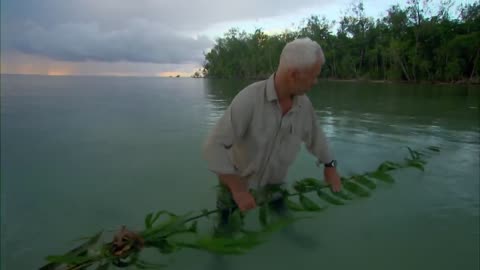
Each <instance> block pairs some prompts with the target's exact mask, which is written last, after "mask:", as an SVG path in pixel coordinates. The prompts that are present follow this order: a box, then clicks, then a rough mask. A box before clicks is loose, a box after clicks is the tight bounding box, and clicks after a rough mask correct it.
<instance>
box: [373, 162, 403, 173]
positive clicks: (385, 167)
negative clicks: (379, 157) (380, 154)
mask: <svg viewBox="0 0 480 270" xmlns="http://www.w3.org/2000/svg"><path fill="white" fill-rule="evenodd" d="M400 167H401V165H400V164H398V163H395V162H392V161H385V162H383V163H382V164H380V166H378V168H377V170H378V171H391V170H395V169H398V168H400Z"/></svg>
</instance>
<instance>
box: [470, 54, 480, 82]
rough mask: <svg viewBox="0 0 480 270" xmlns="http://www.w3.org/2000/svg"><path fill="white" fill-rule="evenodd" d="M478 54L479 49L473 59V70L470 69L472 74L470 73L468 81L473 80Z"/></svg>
mask: <svg viewBox="0 0 480 270" xmlns="http://www.w3.org/2000/svg"><path fill="white" fill-rule="evenodd" d="M479 52H480V48H478V49H477V55H475V59H473V68H472V72H471V73H470V81H472V80H473V75H474V74H475V69H476V67H477V62H478V54H479Z"/></svg>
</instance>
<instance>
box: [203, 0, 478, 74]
mask: <svg viewBox="0 0 480 270" xmlns="http://www.w3.org/2000/svg"><path fill="white" fill-rule="evenodd" d="M452 9H453V0H442V1H441V2H440V4H437V5H435V6H433V4H432V2H431V0H423V1H420V0H409V1H408V2H407V5H406V6H405V7H401V6H400V5H398V4H397V5H393V6H391V7H390V8H389V9H388V10H387V12H386V15H385V16H384V17H382V18H377V19H374V18H372V17H367V16H366V15H365V9H364V5H363V2H362V1H361V0H357V1H356V2H353V3H351V6H350V8H349V9H348V11H347V12H346V13H345V14H344V15H343V16H342V17H341V18H340V20H339V21H338V22H336V21H329V20H327V19H326V18H325V17H319V16H317V15H312V16H310V17H309V18H306V19H304V20H303V21H302V23H301V24H300V26H299V27H298V29H296V30H289V29H286V30H285V31H283V32H282V33H280V34H273V35H267V34H266V33H265V32H264V31H263V30H262V29H256V30H255V31H254V32H253V33H246V32H245V31H240V30H238V29H237V28H232V29H230V30H229V31H228V32H226V33H225V34H224V35H223V37H221V38H218V39H217V40H216V42H215V45H214V47H213V48H212V49H211V51H209V52H208V53H206V54H205V61H204V64H203V69H202V70H201V71H199V72H197V73H196V74H195V75H194V76H196V77H198V76H204V77H210V78H242V79H259V78H266V77H268V76H269V75H270V74H271V73H272V72H274V71H275V69H276V66H277V65H278V61H279V57H280V53H281V50H282V49H283V47H284V46H285V44H286V43H287V42H289V41H291V40H293V39H295V38H297V37H309V38H310V39H312V40H315V41H317V42H318V43H319V44H320V45H321V46H322V48H323V51H324V54H325V57H326V63H325V65H324V67H323V69H322V73H321V77H323V78H330V79H367V80H392V81H412V82H419V81H441V82H458V81H469V82H477V83H478V81H479V66H480V63H479V62H480V59H479V58H480V55H479V54H480V31H479V30H480V1H476V2H474V3H473V4H462V5H460V6H459V7H457V12H456V13H458V16H452ZM433 10H435V12H434V11H433ZM333 29H336V30H335V31H336V32H335V33H334V30H333Z"/></svg>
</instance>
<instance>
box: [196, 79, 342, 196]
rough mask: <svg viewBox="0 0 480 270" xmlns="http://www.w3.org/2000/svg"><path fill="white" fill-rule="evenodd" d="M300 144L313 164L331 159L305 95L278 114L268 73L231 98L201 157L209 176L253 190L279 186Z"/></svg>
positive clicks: (313, 111)
mask: <svg viewBox="0 0 480 270" xmlns="http://www.w3.org/2000/svg"><path fill="white" fill-rule="evenodd" d="M302 142H304V143H305V146H306V148H307V150H308V151H309V152H310V153H311V154H312V155H314V156H315V157H316V158H317V165H318V164H319V163H327V162H330V161H331V160H332V159H333V156H332V154H331V153H330V150H329V148H328V144H327V140H326V138H325V135H324V133H323V131H322V129H321V128H320V127H319V126H318V125H317V118H316V116H315V110H314V108H313V106H312V103H311V102H310V99H309V98H308V97H307V96H306V95H302V96H296V97H295V98H294V99H293V105H292V108H291V109H290V111H289V112H288V113H286V114H285V115H283V116H282V110H281V108H280V104H279V102H278V97H277V94H276V91H275V86H274V74H272V75H271V76H270V78H268V79H267V80H264V81H259V82H256V83H253V84H251V85H249V86H247V87H245V88H244V89H243V90H241V91H240V92H239V93H238V94H237V95H236V96H235V98H234V99H233V101H232V103H231V104H230V106H229V107H228V108H227V110H226V111H225V113H224V114H223V116H222V117H221V118H220V119H219V121H218V122H217V124H216V125H215V126H214V128H213V129H212V131H211V133H210V134H209V136H208V138H207V140H206V142H205V145H204V148H203V154H204V157H205V159H206V160H207V164H208V169H209V170H211V171H212V172H214V173H217V174H237V175H240V176H241V177H242V178H243V179H245V180H246V181H248V184H249V187H250V188H252V189H257V188H260V187H262V186H264V185H266V184H281V183H284V181H285V177H286V175H287V172H288V168H289V166H290V165H291V164H292V163H293V162H294V160H295V158H296V156H297V153H298V152H299V150H300V146H301V143H302Z"/></svg>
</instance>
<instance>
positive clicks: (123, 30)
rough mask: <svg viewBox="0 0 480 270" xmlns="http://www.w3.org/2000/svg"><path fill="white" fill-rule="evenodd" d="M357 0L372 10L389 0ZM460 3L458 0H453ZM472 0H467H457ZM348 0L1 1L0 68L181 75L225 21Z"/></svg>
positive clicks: (280, 21)
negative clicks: (360, 0)
mask: <svg viewBox="0 0 480 270" xmlns="http://www.w3.org/2000/svg"><path fill="white" fill-rule="evenodd" d="M397 2H398V3H400V4H401V5H404V2H405V1H394V0H383V1H378V0H364V5H365V11H366V13H367V15H369V16H372V17H378V16H379V15H381V14H383V12H385V11H386V10H387V8H388V7H389V6H390V5H392V4H395V3H397ZM456 2H460V1H456ZM463 2H471V1H466V0H465V1H463ZM349 3H351V0H338V1H336V0H296V1H284V0H275V1H274V0H242V1H230V0H208V1H207V0H195V1H187V0H176V1H164V0H136V1H133V0H130V1H127V0H101V1H99V0H77V1H66V0H2V1H1V35H2V36H1V72H2V73H27V74H50V75H64V74H79V75H82V74H83V75H87V74H96V75H135V76H168V75H175V74H181V75H184V76H187V75H189V74H191V73H192V72H193V71H194V70H195V69H198V68H199V67H201V64H202V62H203V53H204V52H208V50H209V49H210V48H211V47H212V46H213V44H214V40H215V38H216V37H219V36H222V35H223V33H224V32H225V31H227V30H228V29H229V28H231V27H238V28H240V29H242V30H246V31H247V32H251V31H252V30H253V29H254V28H255V27H261V28H263V29H264V30H265V31H267V33H268V32H269V33H272V32H276V31H281V30H284V29H286V28H291V27H292V25H298V24H299V23H300V21H301V20H302V19H304V18H307V17H308V16H310V15H319V16H326V17H327V18H329V19H330V20H334V19H335V20H336V19H338V18H340V16H341V12H342V11H344V10H345V9H346V8H347V7H348V4H349Z"/></svg>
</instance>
